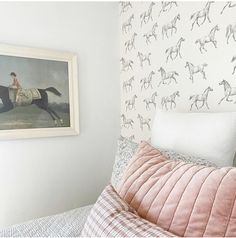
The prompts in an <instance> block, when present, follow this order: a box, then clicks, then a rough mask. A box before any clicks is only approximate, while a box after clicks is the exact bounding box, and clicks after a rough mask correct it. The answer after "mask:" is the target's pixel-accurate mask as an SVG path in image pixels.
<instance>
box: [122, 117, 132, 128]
mask: <svg viewBox="0 0 236 238" xmlns="http://www.w3.org/2000/svg"><path fill="white" fill-rule="evenodd" d="M121 118H122V126H123V127H124V128H126V129H129V128H132V129H133V124H134V121H133V120H132V119H127V118H126V117H125V115H124V114H122V115H121Z"/></svg>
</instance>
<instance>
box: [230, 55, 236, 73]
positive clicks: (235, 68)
mask: <svg viewBox="0 0 236 238" xmlns="http://www.w3.org/2000/svg"><path fill="white" fill-rule="evenodd" d="M235 60H236V55H235V56H233V58H232V60H231V62H234V61H235ZM235 72H236V65H235V66H234V69H233V72H232V74H235Z"/></svg>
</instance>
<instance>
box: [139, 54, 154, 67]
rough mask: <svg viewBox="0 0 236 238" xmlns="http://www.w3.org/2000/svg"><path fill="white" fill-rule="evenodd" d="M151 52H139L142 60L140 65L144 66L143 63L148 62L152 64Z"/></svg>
mask: <svg viewBox="0 0 236 238" xmlns="http://www.w3.org/2000/svg"><path fill="white" fill-rule="evenodd" d="M150 56H151V53H148V54H143V53H141V52H138V58H139V62H140V66H141V67H142V68H143V63H145V62H147V64H148V65H149V66H150V65H151V60H150Z"/></svg>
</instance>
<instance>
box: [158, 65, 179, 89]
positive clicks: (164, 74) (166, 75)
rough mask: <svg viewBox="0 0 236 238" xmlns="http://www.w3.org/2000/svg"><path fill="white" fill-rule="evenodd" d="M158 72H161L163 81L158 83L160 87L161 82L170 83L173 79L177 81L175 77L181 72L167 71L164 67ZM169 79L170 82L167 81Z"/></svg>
mask: <svg viewBox="0 0 236 238" xmlns="http://www.w3.org/2000/svg"><path fill="white" fill-rule="evenodd" d="M158 72H160V73H161V81H160V83H159V84H158V87H159V86H160V85H161V84H168V85H169V84H170V83H171V82H172V79H173V80H174V81H175V83H177V80H176V78H175V76H179V74H178V73H177V72H176V71H169V72H166V71H165V70H164V69H163V68H162V67H161V68H160V69H159V70H158ZM167 80H168V83H166V81H167Z"/></svg>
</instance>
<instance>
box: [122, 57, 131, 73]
mask: <svg viewBox="0 0 236 238" xmlns="http://www.w3.org/2000/svg"><path fill="white" fill-rule="evenodd" d="M120 62H121V66H122V69H121V71H129V70H132V69H133V67H132V65H133V63H134V62H133V61H132V60H125V59H124V58H123V57H122V58H121V59H120Z"/></svg>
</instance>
